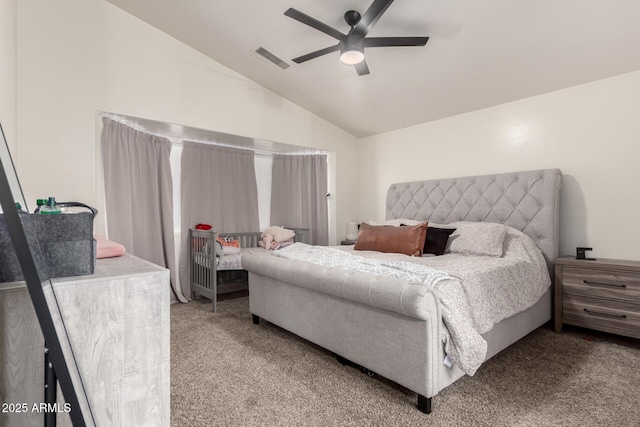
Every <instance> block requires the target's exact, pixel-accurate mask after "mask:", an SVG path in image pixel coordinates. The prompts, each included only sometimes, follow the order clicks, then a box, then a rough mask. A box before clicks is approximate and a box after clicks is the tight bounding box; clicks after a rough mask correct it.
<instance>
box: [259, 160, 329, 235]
mask: <svg viewBox="0 0 640 427" xmlns="http://www.w3.org/2000/svg"><path fill="white" fill-rule="evenodd" d="M328 215H329V214H328V209H327V156H326V155H324V154H318V155H316V154H313V155H300V156H298V155H294V156H292V155H282V154H275V155H274V156H273V172H272V181H271V224H273V225H283V226H288V227H302V228H308V229H309V241H308V242H307V243H310V244H312V245H328V244H329V216H328Z"/></svg>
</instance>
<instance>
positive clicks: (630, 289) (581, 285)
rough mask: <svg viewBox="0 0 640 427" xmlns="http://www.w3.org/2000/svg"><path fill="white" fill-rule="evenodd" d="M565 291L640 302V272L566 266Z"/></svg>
mask: <svg viewBox="0 0 640 427" xmlns="http://www.w3.org/2000/svg"><path fill="white" fill-rule="evenodd" d="M562 285H563V288H564V289H563V292H564V293H565V294H571V295H583V296H589V297H594V298H607V299H616V300H620V301H627V302H632V303H638V304H640V274H638V273H633V272H620V271H613V270H605V269H585V268H575V267H569V266H567V267H565V268H564V270H563V283H562Z"/></svg>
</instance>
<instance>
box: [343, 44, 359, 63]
mask: <svg viewBox="0 0 640 427" xmlns="http://www.w3.org/2000/svg"><path fill="white" fill-rule="evenodd" d="M363 59H364V52H363V51H361V50H358V49H355V48H353V49H350V50H343V51H342V52H341V53H340V61H342V63H343V64H346V65H356V64H359V63H361V62H362V60H363Z"/></svg>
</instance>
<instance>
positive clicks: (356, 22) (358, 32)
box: [284, 0, 429, 76]
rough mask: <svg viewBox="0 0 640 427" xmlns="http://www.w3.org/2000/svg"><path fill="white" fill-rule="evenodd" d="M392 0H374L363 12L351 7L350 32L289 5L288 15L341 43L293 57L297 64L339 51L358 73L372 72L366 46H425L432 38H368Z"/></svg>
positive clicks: (342, 58) (349, 12) (347, 16)
mask: <svg viewBox="0 0 640 427" xmlns="http://www.w3.org/2000/svg"><path fill="white" fill-rule="evenodd" d="M391 3H393V0H374V1H373V3H372V4H371V6H369V9H367V11H366V12H365V13H364V15H360V13H358V12H356V11H355V10H349V11H348V12H347V13H345V14H344V20H345V21H347V24H349V26H350V27H351V29H350V30H349V32H348V33H347V34H343V33H341V32H340V31H338V30H336V29H334V28H332V27H330V26H328V25H327V24H324V23H322V22H320V21H318V20H317V19H315V18H312V17H310V16H309V15H306V14H304V13H302V12H300V11H299V10H296V9H294V8H289V9H287V11H286V12H285V13H284V14H285V15H286V16H288V17H290V18H293V19H295V20H296V21H299V22H302V23H303V24H306V25H308V26H310V27H312V28H315V29H316V30H318V31H322V32H323V33H325V34H328V35H330V36H331V37H333V38H335V39H337V40H338V44H337V45H335V46H330V47H327V48H324V49H320V50H316V51H315V52H311V53H308V54H306V55H302V56H299V57H297V58H293V59H292V61H293V62H295V63H296V64H300V63H302V62H305V61H308V60H310V59H314V58H317V57H319V56H322V55H326V54H327V53H331V52H335V51H337V50H339V51H340V60H341V61H342V62H343V63H344V64H347V65H355V67H356V71H357V72H358V75H359V76H363V75H366V74H369V67H368V66H367V61H366V60H365V58H364V48H365V47H389V46H424V45H425V44H427V40H429V37H366V36H367V34H368V33H369V31H371V28H373V26H374V25H375V24H376V22H378V19H380V17H381V16H382V14H383V13H384V12H385V11H386V10H387V8H388V7H389V6H391Z"/></svg>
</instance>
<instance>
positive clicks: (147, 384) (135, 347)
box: [0, 255, 170, 427]
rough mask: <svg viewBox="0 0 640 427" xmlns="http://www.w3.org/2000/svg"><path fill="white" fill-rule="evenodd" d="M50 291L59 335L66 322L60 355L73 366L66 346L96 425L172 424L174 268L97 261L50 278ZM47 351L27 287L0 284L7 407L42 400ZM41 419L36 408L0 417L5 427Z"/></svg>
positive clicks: (66, 421)
mask: <svg viewBox="0 0 640 427" xmlns="http://www.w3.org/2000/svg"><path fill="white" fill-rule="evenodd" d="M52 286H53V292H52V290H51V286H45V287H44V291H45V296H46V297H47V300H48V304H49V306H50V307H51V306H52V303H53V304H57V306H59V308H60V309H59V311H57V312H54V310H51V311H52V316H53V319H54V323H55V324H56V329H57V330H58V331H59V330H60V329H61V324H62V323H61V322H64V328H66V330H67V331H68V337H69V339H68V341H67V340H64V339H63V340H62V341H63V343H62V345H63V351H64V352H65V356H66V357H67V362H68V363H69V360H70V357H68V351H69V350H68V348H65V346H66V345H67V344H66V343H68V345H69V346H70V347H71V348H72V349H73V353H74V355H75V362H76V364H77V371H76V372H79V375H80V376H81V377H82V385H83V386H84V389H85V390H86V399H85V400H84V402H83V399H80V400H81V402H80V404H81V406H84V404H85V403H86V402H87V401H88V405H90V407H91V412H92V413H93V420H94V421H95V425H121V426H130V425H131V426H134V425H135V426H154V427H155V426H168V425H169V421H170V420H169V416H170V347H169V340H170V330H169V328H170V324H169V314H170V312H169V304H170V301H169V298H170V295H169V293H170V287H169V286H170V285H169V271H168V270H166V269H165V268H162V267H158V266H156V265H154V264H151V263H149V262H147V261H144V260H142V259H140V258H137V257H134V256H131V255H124V256H122V257H118V258H108V259H101V260H98V261H97V264H96V269H95V274H93V275H89V276H79V277H70V278H58V279H53V280H52ZM54 293H55V298H53V294H54ZM54 300H55V302H53V301H54ZM43 349H44V338H43V336H42V333H41V331H40V326H39V324H38V321H37V318H36V314H35V311H34V309H33V305H32V304H31V299H30V298H29V294H28V292H27V289H26V286H25V284H24V283H22V282H15V283H2V284H0V396H2V399H3V400H4V402H5V403H15V404H27V406H26V407H28V408H31V407H32V405H33V403H40V402H42V401H43V398H44V354H43ZM70 370H71V369H70ZM73 376H74V374H73V373H72V377H73ZM74 383H75V381H74ZM76 392H78V386H77V385H76ZM62 399H63V396H62V393H61V392H60V390H59V389H58V401H59V402H61V401H62V402H63V400H62ZM61 406H62V405H61ZM83 412H84V413H85V418H87V411H86V410H85V411H83ZM57 418H58V426H70V425H71V420H70V418H69V416H68V414H66V413H64V412H59V413H58V416H57ZM43 420H44V414H43V413H35V412H32V411H31V410H28V411H27V412H23V413H17V412H15V411H6V412H0V426H5V425H6V426H38V427H40V426H42V425H43ZM87 425H94V423H93V422H92V420H89V422H88V423H87Z"/></svg>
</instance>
